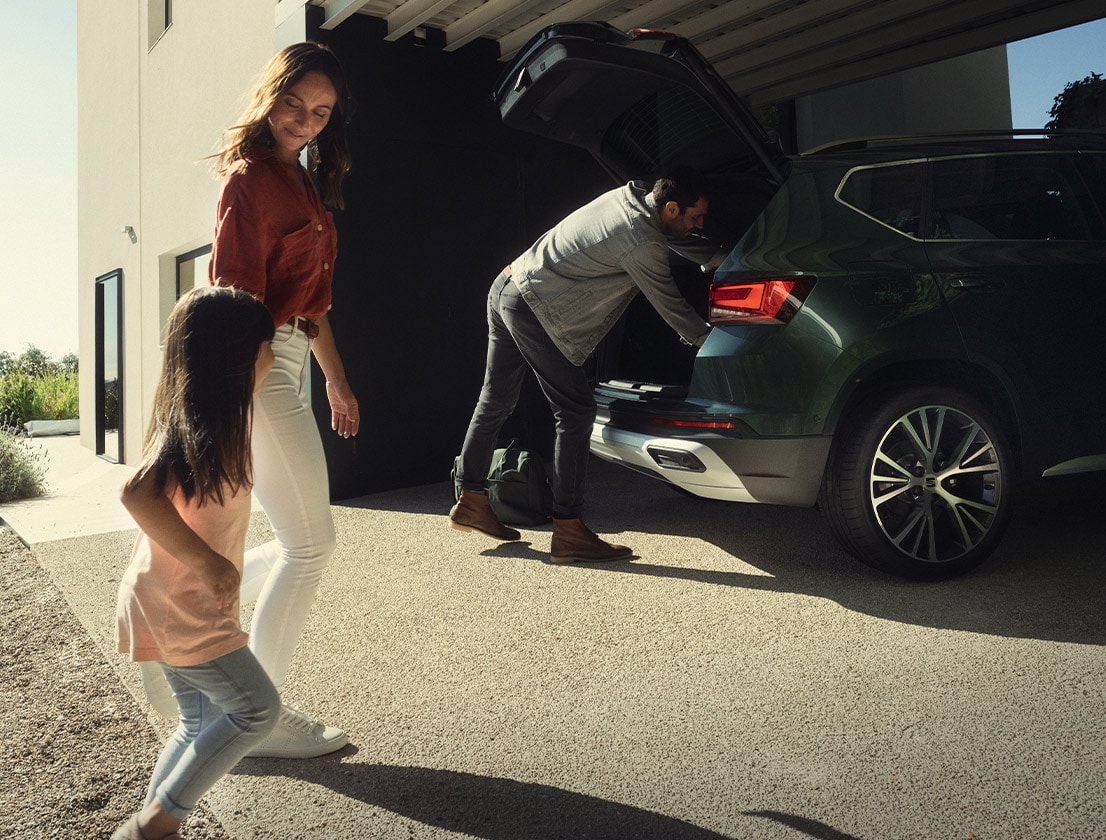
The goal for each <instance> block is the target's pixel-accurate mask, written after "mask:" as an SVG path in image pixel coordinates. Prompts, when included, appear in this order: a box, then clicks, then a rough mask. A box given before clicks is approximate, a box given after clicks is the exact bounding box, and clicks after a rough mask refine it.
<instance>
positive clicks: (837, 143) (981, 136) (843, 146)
mask: <svg viewBox="0 0 1106 840" xmlns="http://www.w3.org/2000/svg"><path fill="white" fill-rule="evenodd" d="M1000 137H1001V138H1010V139H1012V138H1015V137H1040V138H1042V139H1046V140H1049V139H1058V138H1064V137H1101V138H1104V139H1106V129H1095V128H1064V129H1055V128H994V129H981V130H978V131H941V132H932V133H929V134H888V135H881V136H877V137H851V138H848V139H845V140H833V141H831V142H829V143H823V144H822V145H821V146H815V147H814V148H813V149H808V150H807V151H805V152H803V153H802V154H803V155H818V154H823V153H825V152H847V151H856V150H858V149H870V148H872V147H873V146H876V145H888V146H890V145H894V144H897V143H911V142H917V141H934V140H994V139H996V138H1000Z"/></svg>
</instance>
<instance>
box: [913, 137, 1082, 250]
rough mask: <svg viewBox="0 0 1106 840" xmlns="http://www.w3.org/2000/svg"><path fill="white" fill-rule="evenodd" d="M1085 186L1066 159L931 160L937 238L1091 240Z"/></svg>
mask: <svg viewBox="0 0 1106 840" xmlns="http://www.w3.org/2000/svg"><path fill="white" fill-rule="evenodd" d="M1084 208H1085V200H1084V193H1083V189H1082V182H1081V180H1080V179H1079V177H1078V174H1077V173H1076V171H1075V168H1074V165H1073V163H1072V161H1071V159H1070V158H1069V157H1068V156H1067V155H999V156H994V157H973V158H958V159H954V160H938V161H934V162H933V216H934V226H935V234H934V235H935V237H936V238H938V239H1018V240H1045V239H1068V240H1071V239H1090V238H1092V236H1091V226H1090V225H1089V224H1088V218H1087V213H1086V210H1085V209H1084Z"/></svg>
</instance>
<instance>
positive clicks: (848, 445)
mask: <svg viewBox="0 0 1106 840" xmlns="http://www.w3.org/2000/svg"><path fill="white" fill-rule="evenodd" d="M1012 490H1013V461H1012V459H1011V451H1010V447H1009V444H1008V443H1007V435H1006V431H1005V429H1004V428H1003V427H1002V425H1001V424H1000V423H998V422H997V421H996V420H995V418H994V416H993V415H992V413H991V412H990V411H989V410H988V409H987V408H985V407H984V406H983V405H982V404H981V403H979V402H978V401H977V400H975V399H973V398H971V397H970V396H968V395H967V394H965V393H963V392H960V391H956V390H951V389H948V388H943V387H940V386H927V385H917V386H911V387H909V388H906V389H903V390H899V391H894V392H882V393H880V394H878V395H876V396H874V397H872V398H870V399H868V400H865V401H864V402H863V403H862V404H861V405H860V406H859V407H858V408H857V409H856V410H855V411H853V412H851V413H850V414H849V415H848V417H847V418H846V419H845V421H844V423H843V424H842V425H841V426H840V427H839V428H838V432H837V434H836V435H835V439H834V446H833V450H832V451H831V454H830V460H829V463H828V464H827V466H826V471H825V475H824V476H823V480H822V487H821V492H820V495H819V507H820V508H821V510H822V512H823V514H824V515H825V517H826V519H827V521H828V522H829V525H830V527H831V529H832V530H833V532H834V534H835V535H836V537H837V539H838V541H839V542H840V543H841V544H842V545H843V546H844V548H845V549H846V550H847V551H849V552H850V553H851V554H853V555H855V556H856V557H857V558H858V559H859V560H861V561H862V562H864V563H867V564H868V565H870V566H874V567H875V568H878V569H882V570H883V571H886V572H890V573H892V574H895V575H900V576H903V577H908V578H913V579H915V580H942V579H946V578H950V577H955V576H956V575H959V574H963V573H964V572H966V571H968V570H970V569H973V568H975V567H976V566H978V565H979V564H980V563H982V562H983V561H984V560H985V559H986V558H987V556H988V555H989V554H990V553H991V552H992V551H993V550H994V548H995V546H996V544H997V543H998V541H999V539H1000V538H1001V536H1002V532H1003V530H1004V529H1005V527H1006V521H1007V519H1008V518H1009V512H1010V504H1011V495H1012Z"/></svg>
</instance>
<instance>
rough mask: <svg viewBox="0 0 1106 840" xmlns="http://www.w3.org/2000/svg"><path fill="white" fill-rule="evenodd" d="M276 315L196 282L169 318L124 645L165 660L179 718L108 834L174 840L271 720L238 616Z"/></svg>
mask: <svg viewBox="0 0 1106 840" xmlns="http://www.w3.org/2000/svg"><path fill="white" fill-rule="evenodd" d="M272 338H273V322H272V319H271V318H270V317H269V313H268V312H267V311H266V309H265V307H264V306H262V305H261V303H259V302H258V301H257V300H256V299H254V298H253V297H252V296H250V295H249V294H247V293H245V292H241V291H238V290H237V289H212V288H201V289H195V290H193V291H191V292H188V293H187V294H186V295H184V296H183V297H182V298H181V299H180V300H179V301H178V302H177V305H176V306H175V307H174V308H173V312H172V314H171V315H170V317H169V326H168V332H167V335H166V338H165V360H164V364H163V368H162V372H161V379H160V380H159V381H158V386H157V391H156V393H155V396H154V415H153V419H152V420H151V422H150V428H149V431H148V432H147V435H146V445H145V450H144V453H143V459H142V464H141V466H140V467H139V468H138V472H136V473H135V475H134V476H133V477H132V478H131V479H130V480H129V481H128V482H127V483H126V484H125V485H124V486H123V490H122V501H123V505H124V506H125V507H126V508H127V510H128V511H129V512H130V514H131V515H132V516H133V517H134V520H135V522H137V523H138V526H139V529H140V533H139V535H138V539H137V541H136V542H135V547H134V553H133V556H132V558H131V562H130V565H129V566H128V567H127V570H126V572H125V573H124V575H123V578H122V581H121V582H120V584H119V599H118V605H117V623H118V641H119V650H120V652H122V653H127V654H130V657H131V659H133V660H135V661H137V662H155V661H156V662H158V663H160V664H161V669H162V671H163V672H164V674H165V678H166V679H167V680H168V682H169V685H170V686H171V687H172V689H173V692H174V693H175V694H176V698H177V703H178V706H179V708H180V721H179V724H178V726H177V730H176V732H175V733H174V734H173V736H172V737H171V738H170V739H169V740H168V741H167V742H166V744H165V747H164V748H163V749H162V751H161V755H160V756H159V757H158V760H157V764H156V765H155V766H154V772H153V778H152V779H151V780H150V786H149V789H148V791H147V793H146V802H145V806H144V807H143V809H142V810H141V811H140V812H139V813H137V814H134V815H133V816H132V817H131V818H130V819H129V820H127V822H125V823H124V824H123V825H122V826H120V827H119V828H118V829H116V831H115V833H114V834H112V840H159V838H166V837H167V838H177V837H178V835H177V830H178V829H179V828H180V823H181V819H183V818H184V817H185V816H186V815H187V814H188V812H189V811H191V810H192V809H193V808H194V807H195V806H196V802H197V801H198V800H199V798H200V796H202V795H203V794H204V793H205V792H206V791H207V790H208V789H210V788H211V786H212V785H213V784H214V783H215V782H216V781H218V780H219V779H220V778H221V777H222V776H223V775H224V774H226V773H227V771H229V770H230V768H231V767H233V766H234V765H235V764H236V763H237V762H238V760H239V759H240V758H242V757H243V756H244V755H245V754H246V753H247V752H248V751H249V750H250V749H252V748H253V747H255V746H256V745H257V744H259V743H261V742H262V741H264V739H265V738H266V736H268V735H269V733H270V732H271V731H272V730H273V728H274V727H275V726H276V724H277V720H278V718H279V715H280V710H281V705H280V695H279V693H278V692H277V689H276V687H275V686H274V685H273V683H272V680H270V679H269V677H268V676H267V675H266V673H265V670H264V669H263V668H262V667H261V665H260V664H259V663H258V661H257V659H256V658H255V657H254V655H253V654H252V653H251V652H250V649H249V647H248V642H249V638H248V636H247V635H246V634H245V633H244V632H243V631H242V627H241V625H240V624H239V620H238V602H239V594H238V592H239V582H240V578H241V570H242V556H243V551H244V549H245V540H246V528H247V526H248V524H249V515H250V484H251V471H252V467H251V463H250V460H251V459H250V422H251V414H252V411H251V402H252V398H253V393H254V390H255V388H256V386H257V385H259V384H260V383H261V382H262V381H263V380H264V379H265V376H266V374H268V372H269V370H270V368H271V367H272V365H273V352H272V348H271V341H272Z"/></svg>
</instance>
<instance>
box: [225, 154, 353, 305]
mask: <svg viewBox="0 0 1106 840" xmlns="http://www.w3.org/2000/svg"><path fill="white" fill-rule="evenodd" d="M297 178H302V180H303V186H301V185H300V184H298V183H297V182H296V179H297ZM305 187H306V189H305ZM337 251H338V236H337V232H336V230H335V227H334V219H333V217H332V216H331V214H330V211H328V210H327V209H326V207H325V206H324V205H323V203H322V199H321V198H320V197H319V193H318V190H316V189H315V186H314V184H312V183H311V179H310V178H309V177H308V176H307V172H306V170H304V169H303V167H298V168H297V170H295V171H293V170H292V169H290V168H289V167H287V166H285V165H284V164H283V163H281V161H280V160H279V159H278V158H277V157H276V155H274V154H273V153H272V152H271V151H270V150H269V149H265V148H261V149H257V150H253V151H251V152H250V154H249V155H248V156H247V159H246V160H244V161H240V162H239V163H238V164H236V165H235V166H234V167H233V168H232V169H231V171H230V172H228V173H227V176H226V178H225V180H224V181H223V191H222V193H221V195H220V196H219V204H218V212H217V215H216V221H215V239H214V243H213V245H212V249H211V263H210V265H209V267H208V277H209V279H210V281H211V284H212V285H213V286H236V287H237V288H239V289H243V290H245V291H247V292H250V293H252V294H253V295H255V296H256V297H257V298H258V299H259V300H260V301H261V302H262V303H264V304H265V306H266V307H267V308H268V310H269V313H270V314H271V315H272V316H273V323H274V324H276V325H277V326H280V325H281V324H284V323H285V322H287V321H288V319H289V318H291V317H293V316H297V315H299V316H303V317H304V318H310V319H312V320H315V319H317V318H319V317H321V316H322V315H325V314H326V311H327V310H328V309H329V308H330V289H331V278H332V277H333V273H334V259H335V257H336V256H337Z"/></svg>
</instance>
